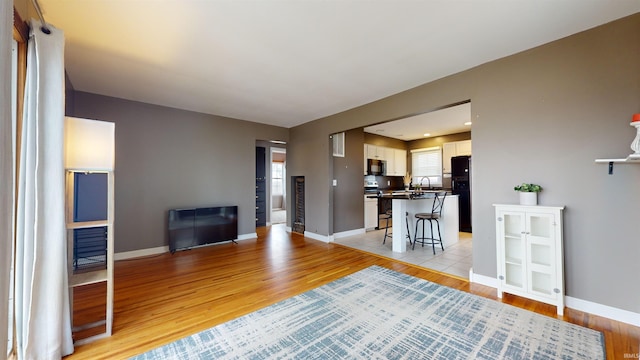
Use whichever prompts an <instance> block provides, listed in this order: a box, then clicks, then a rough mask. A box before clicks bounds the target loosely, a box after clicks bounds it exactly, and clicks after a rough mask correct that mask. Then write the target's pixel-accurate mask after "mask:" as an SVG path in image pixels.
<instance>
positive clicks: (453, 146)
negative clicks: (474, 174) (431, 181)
mask: <svg viewBox="0 0 640 360" xmlns="http://www.w3.org/2000/svg"><path fill="white" fill-rule="evenodd" d="M462 155H471V140H463V141H454V142H448V143H444V144H442V173H444V174H451V158H452V157H454V156H462Z"/></svg>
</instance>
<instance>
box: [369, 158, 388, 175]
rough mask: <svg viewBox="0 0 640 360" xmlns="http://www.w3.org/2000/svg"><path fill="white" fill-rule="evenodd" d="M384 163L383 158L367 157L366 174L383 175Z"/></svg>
mask: <svg viewBox="0 0 640 360" xmlns="http://www.w3.org/2000/svg"><path fill="white" fill-rule="evenodd" d="M385 165H386V164H385V162H384V161H383V160H376V159H367V175H379V176H380V175H384V168H385Z"/></svg>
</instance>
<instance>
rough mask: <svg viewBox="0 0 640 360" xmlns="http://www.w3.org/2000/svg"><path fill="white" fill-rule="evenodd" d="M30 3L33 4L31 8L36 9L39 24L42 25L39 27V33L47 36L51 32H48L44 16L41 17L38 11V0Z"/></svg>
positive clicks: (40, 11) (32, 0)
mask: <svg viewBox="0 0 640 360" xmlns="http://www.w3.org/2000/svg"><path fill="white" fill-rule="evenodd" d="M31 2H32V3H33V7H34V8H35V9H36V12H37V13H38V17H39V18H40V23H42V25H41V26H40V31H42V32H43V33H45V34H47V35H49V34H51V30H49V26H48V25H47V22H46V21H45V20H44V16H43V15H42V10H41V9H40V4H39V3H38V0H31Z"/></svg>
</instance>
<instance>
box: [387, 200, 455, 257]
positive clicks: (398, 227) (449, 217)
mask: <svg viewBox="0 0 640 360" xmlns="http://www.w3.org/2000/svg"><path fill="white" fill-rule="evenodd" d="M436 192H437V191H432V190H429V191H425V192H422V193H420V194H416V193H410V192H407V193H403V192H396V193H391V194H384V195H378V197H381V198H391V199H392V215H391V216H392V224H393V225H392V226H393V244H392V250H393V251H394V252H400V253H402V252H406V251H407V226H406V225H405V214H407V213H408V215H407V220H408V221H409V229H410V236H411V239H414V238H415V234H414V231H415V226H416V218H415V214H417V213H430V212H431V207H432V206H433V200H434V198H435V193H436ZM433 231H434V232H435V234H436V235H437V234H438V230H437V227H436V224H433ZM458 231H459V221H458V195H451V194H449V193H447V196H446V197H445V200H444V206H443V208H442V217H441V218H440V233H441V234H442V244H443V246H444V248H445V249H446V248H447V246H449V245H452V244H455V243H457V242H458ZM418 232H419V233H420V235H421V236H422V225H420V228H419V229H418ZM425 232H426V233H427V237H430V235H429V234H430V228H429V222H428V221H427V222H425ZM417 246H422V244H420V243H418V244H417ZM425 246H426V244H425ZM429 246H431V245H429ZM436 246H438V245H436Z"/></svg>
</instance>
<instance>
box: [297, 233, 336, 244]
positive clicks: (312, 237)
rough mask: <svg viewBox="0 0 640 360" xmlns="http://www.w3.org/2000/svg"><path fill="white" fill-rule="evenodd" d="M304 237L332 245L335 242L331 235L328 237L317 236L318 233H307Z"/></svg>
mask: <svg viewBox="0 0 640 360" xmlns="http://www.w3.org/2000/svg"><path fill="white" fill-rule="evenodd" d="M304 236H305V237H308V238H311V239H314V240H320V241H322V242H326V243H330V242H332V241H333V236H331V235H329V236H327V235H319V234H316V233H312V232H310V231H305V232H304Z"/></svg>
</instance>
